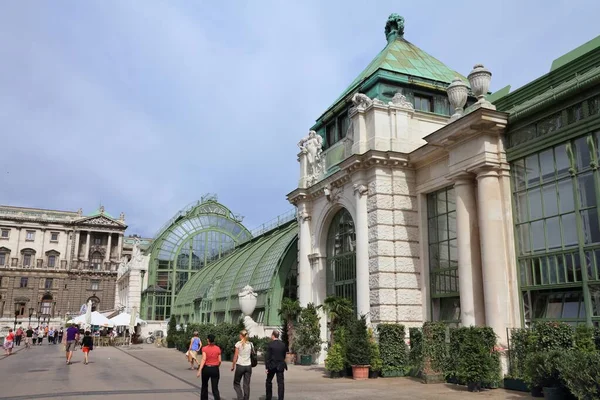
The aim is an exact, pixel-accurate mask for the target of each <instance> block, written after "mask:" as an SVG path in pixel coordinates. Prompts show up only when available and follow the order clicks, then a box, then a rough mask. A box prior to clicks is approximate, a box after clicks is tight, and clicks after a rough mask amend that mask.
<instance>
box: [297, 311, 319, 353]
mask: <svg viewBox="0 0 600 400" xmlns="http://www.w3.org/2000/svg"><path fill="white" fill-rule="evenodd" d="M319 308H320V306H315V305H314V304H313V303H309V304H307V306H306V308H303V309H302V311H301V312H300V324H299V326H298V351H299V352H300V355H312V354H314V353H316V352H317V351H319V349H320V348H321V324H320V322H319V314H318V313H317V310H318V309H319Z"/></svg>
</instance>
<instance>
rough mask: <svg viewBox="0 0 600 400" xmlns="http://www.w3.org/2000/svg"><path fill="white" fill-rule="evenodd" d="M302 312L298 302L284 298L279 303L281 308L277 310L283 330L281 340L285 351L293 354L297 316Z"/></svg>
mask: <svg viewBox="0 0 600 400" xmlns="http://www.w3.org/2000/svg"><path fill="white" fill-rule="evenodd" d="M300 311H302V307H300V302H299V301H298V300H292V299H289V298H287V297H285V298H284V299H283V300H282V301H281V308H280V309H279V310H278V314H279V316H280V317H281V320H282V322H283V326H284V328H285V329H284V330H283V335H282V338H281V340H283V342H284V343H285V345H286V347H287V350H288V351H289V352H293V351H294V349H295V347H294V340H295V338H296V336H295V332H294V331H295V324H296V320H297V319H298V316H299V315H300Z"/></svg>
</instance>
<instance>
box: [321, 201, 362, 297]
mask: <svg viewBox="0 0 600 400" xmlns="http://www.w3.org/2000/svg"><path fill="white" fill-rule="evenodd" d="M327 295H328V296H340V297H345V298H347V299H349V300H351V301H352V304H354V307H355V308H356V233H355V228H354V221H353V220H352V216H351V215H350V213H349V212H348V211H347V210H346V209H342V210H340V211H338V213H337V214H336V215H335V216H334V217H333V221H331V225H330V226H329V232H328V233H327Z"/></svg>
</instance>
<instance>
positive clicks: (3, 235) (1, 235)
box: [0, 229, 10, 239]
mask: <svg viewBox="0 0 600 400" xmlns="http://www.w3.org/2000/svg"><path fill="white" fill-rule="evenodd" d="M9 237H10V229H2V230H0V238H2V239H8V238H9Z"/></svg>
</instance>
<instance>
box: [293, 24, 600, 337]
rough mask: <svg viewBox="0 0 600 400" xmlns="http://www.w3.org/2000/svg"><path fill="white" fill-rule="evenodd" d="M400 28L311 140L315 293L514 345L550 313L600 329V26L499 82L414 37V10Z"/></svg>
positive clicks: (306, 210)
mask: <svg viewBox="0 0 600 400" xmlns="http://www.w3.org/2000/svg"><path fill="white" fill-rule="evenodd" d="M385 33H386V39H387V45H386V46H385V48H384V49H383V50H382V51H381V52H380V53H379V54H378V55H377V57H376V58H375V59H374V60H373V61H372V62H371V63H370V64H369V65H368V66H367V68H366V69H365V70H364V71H363V72H362V73H361V74H360V75H359V76H358V77H357V78H356V79H355V80H354V82H352V83H351V85H350V86H349V87H348V88H347V89H346V90H345V91H344V92H343V93H342V94H341V96H340V97H339V98H338V99H337V100H335V102H334V103H333V104H332V105H331V106H330V107H329V108H328V109H326V110H325V112H324V113H323V115H321V116H320V117H319V118H318V119H317V122H316V124H315V125H314V126H313V127H312V128H311V129H310V132H309V134H308V135H307V136H306V137H304V138H303V139H302V140H301V141H300V143H299V147H300V153H299V154H298V160H299V163H300V180H299V183H298V187H297V189H295V190H294V191H292V192H291V193H289V194H288V199H289V201H290V202H291V203H292V204H294V205H295V206H296V207H297V208H298V218H299V243H298V297H299V300H300V302H301V304H302V305H306V304H307V303H311V302H312V303H315V304H317V305H319V304H323V302H324V300H325V298H326V297H327V296H331V295H336V296H343V297H347V298H349V299H351V301H352V302H353V304H354V305H355V308H356V312H357V314H360V315H365V316H367V318H368V320H369V322H370V323H372V324H374V325H376V324H378V323H385V322H394V323H396V322H397V323H402V324H404V325H405V326H407V327H412V326H420V325H421V324H422V323H423V321H427V320H437V321H445V322H447V323H448V324H451V325H463V326H469V325H488V326H491V327H493V328H494V330H495V332H496V334H497V335H498V337H499V342H500V344H503V345H506V342H507V329H508V328H512V327H519V326H525V325H529V324H531V323H534V322H535V321H538V320H548V319H552V320H564V321H567V322H569V323H573V324H577V323H588V324H596V325H597V324H598V323H599V322H600V281H599V277H600V268H599V267H598V265H599V264H600V247H598V246H600V228H598V226H599V224H598V213H597V202H598V201H600V195H598V196H597V193H600V184H599V183H598V182H600V176H598V172H597V166H598V165H600V164H599V163H600V161H599V160H600V159H599V156H598V154H599V152H598V150H597V149H598V148H600V146H599V143H598V134H597V133H594V132H597V131H594V129H598V128H595V127H596V125H597V124H600V119H599V111H598V109H599V107H598V104H599V103H598V98H599V97H598V92H599V91H600V88H599V86H598V82H599V79H600V78H599V77H600V72H599V71H600V42H599V38H596V39H594V40H593V41H592V42H589V43H587V44H585V45H584V46H582V47H581V48H578V49H576V50H574V51H573V52H571V53H569V54H567V55H565V56H563V57H561V58H559V59H557V60H556V61H555V62H554V63H553V67H552V70H551V72H550V73H548V74H546V75H544V76H542V77H540V78H539V79H537V80H535V81H534V82H531V83H530V84H527V85H526V86H524V87H523V88H520V89H518V90H516V91H514V92H512V93H509V90H510V88H509V87H507V88H504V89H502V90H500V91H498V92H496V93H494V94H490V93H488V89H489V85H490V80H491V73H490V71H488V70H487V69H486V68H485V67H484V66H483V65H480V64H476V65H475V66H474V68H473V70H472V71H471V72H470V73H469V74H468V77H464V76H463V75H461V74H459V73H458V72H455V71H453V70H452V69H450V68H449V67H447V66H446V65H444V64H442V63H441V62H440V61H438V60H437V59H435V58H433V57H432V56H430V55H429V54H427V53H425V52H424V51H423V50H421V49H419V48H418V47H416V46H415V45H414V44H412V43H410V42H409V41H407V40H406V39H405V38H404V19H403V18H402V17H400V16H398V15H396V14H392V15H391V16H390V17H389V19H388V21H387V24H386V27H385ZM599 128H600V127H599ZM559 199H560V200H559ZM515 212H516V215H515ZM515 236H517V238H516V237H515ZM516 239H517V240H516ZM584 265H587V268H585V267H584ZM322 318H323V320H322V322H323V323H322V326H326V325H325V322H326V320H325V315H324V314H323V316H322ZM322 334H323V339H324V340H325V339H326V337H327V336H326V332H325V328H323V332H322Z"/></svg>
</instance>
